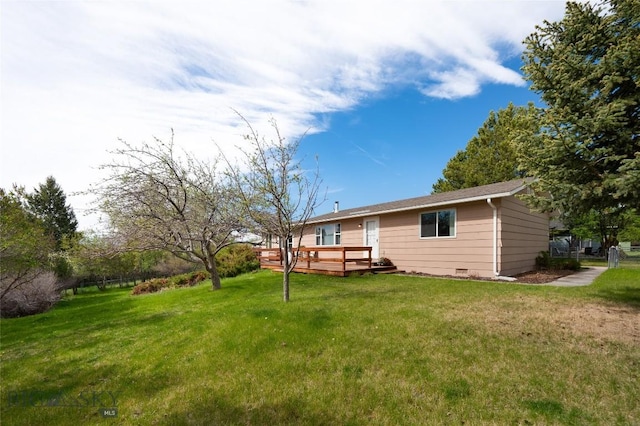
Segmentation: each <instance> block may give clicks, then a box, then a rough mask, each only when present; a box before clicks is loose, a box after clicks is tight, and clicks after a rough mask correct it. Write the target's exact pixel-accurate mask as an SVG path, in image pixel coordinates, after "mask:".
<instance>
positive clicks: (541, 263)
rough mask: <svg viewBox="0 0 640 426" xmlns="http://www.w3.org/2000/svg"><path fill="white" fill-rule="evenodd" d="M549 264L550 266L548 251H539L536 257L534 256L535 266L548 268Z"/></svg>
mask: <svg viewBox="0 0 640 426" xmlns="http://www.w3.org/2000/svg"><path fill="white" fill-rule="evenodd" d="M549 266H551V257H550V256H549V252H548V251H541V252H540V253H538V257H536V268H537V269H548V268H549Z"/></svg>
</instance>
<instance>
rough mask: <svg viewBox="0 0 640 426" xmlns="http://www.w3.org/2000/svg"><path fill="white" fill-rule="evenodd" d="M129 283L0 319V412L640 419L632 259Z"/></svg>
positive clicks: (9, 419) (148, 417)
mask: <svg viewBox="0 0 640 426" xmlns="http://www.w3.org/2000/svg"><path fill="white" fill-rule="evenodd" d="M130 292H131V289H130V288H129V289H118V288H112V289H109V290H107V291H105V292H98V291H88V292H85V293H83V294H80V295H77V296H70V297H68V298H67V299H66V300H64V301H62V302H61V303H60V304H59V305H58V306H57V307H56V308H55V309H54V310H52V311H51V312H49V313H46V314H43V315H38V316H34V317H28V318H20V319H11V320H2V321H1V322H0V327H1V328H0V332H1V348H0V355H1V362H2V364H1V367H2V370H1V374H2V377H1V378H2V385H1V392H0V395H1V397H2V400H1V406H0V407H1V410H2V411H1V413H0V414H1V417H0V421H1V423H2V424H3V425H13V424H16V425H26V424H33V425H45V424H46V425H57V424H59V425H67V424H71V425H84V424H132V425H139V424H142V425H144V424H172V425H173V424H255V425H261V424H271V425H276V424H309V425H315V424H354V425H355V424H362V425H367V424H388V425H395V424H409V425H412V424H461V423H462V422H464V423H466V424H479V423H492V424H532V423H533V424H549V423H552V424H607V425H609V424H639V423H640V269H618V270H610V271H607V272H605V273H604V274H603V275H602V276H601V277H600V278H599V279H598V280H597V282H596V283H595V284H594V285H592V286H589V287H582V288H554V287H549V286H523V285H517V284H511V283H493V282H478V281H456V280H444V279H443V280H440V279H432V278H418V277H403V276H394V275H379V276H378V275H376V276H364V277H351V278H332V277H318V276H305V275H294V276H293V277H292V285H291V295H292V296H291V299H292V300H291V302H290V303H288V304H285V303H283V302H282V301H281V275H279V274H277V273H272V272H268V271H262V272H259V273H255V274H250V275H244V276H241V277H237V278H233V279H227V280H224V281H223V289H222V290H220V291H215V292H214V291H211V289H210V284H209V283H204V284H202V285H199V286H197V287H193V288H188V289H180V290H173V291H166V292H162V293H158V294H151V295H145V296H131V295H130ZM56 397H57V399H56ZM114 398H115V399H114ZM100 408H115V409H117V414H116V417H115V418H109V417H107V418H103V417H102V416H103V414H102V413H101V411H100V410H99V409H100ZM113 414H115V413H113Z"/></svg>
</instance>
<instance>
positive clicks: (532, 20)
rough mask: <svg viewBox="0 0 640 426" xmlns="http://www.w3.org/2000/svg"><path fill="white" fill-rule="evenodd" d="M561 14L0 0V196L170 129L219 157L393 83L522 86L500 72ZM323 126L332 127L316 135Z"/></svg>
mask: <svg viewBox="0 0 640 426" xmlns="http://www.w3.org/2000/svg"><path fill="white" fill-rule="evenodd" d="M563 9H564V2H561V1H549V2H539V1H510V2H507V1H475V2H469V1H460V2H457V1H422V2H421V1H415V0H405V1H402V0H394V1H370V2H362V1H336V0H329V1H326V0H308V1H293V0H291V1H287V0H280V1H275V0H274V1H268V2H256V1H247V0H245V1H234V2H222V1H212V2H202V1H188V0H187V1H163V2H153V1H150V0H149V1H144V0H143V1H113V2H112V1H103V2H87V1H79V0H77V1H75V0H72V1H60V2H40V1H38V2H32V1H26V0H23V1H3V4H2V14H1V20H2V21H1V23H0V24H1V27H2V49H1V52H2V53H1V54H2V75H1V92H2V94H1V96H2V98H1V101H2V112H1V116H2V126H1V127H2V135H1V136H2V160H1V161H2V165H1V167H2V170H1V171H0V173H1V175H0V178H1V179H0V186H2V187H9V186H10V185H11V183H13V182H16V183H20V184H24V185H26V186H27V187H28V188H29V187H33V186H35V185H36V184H38V183H41V182H44V180H45V178H46V176H47V175H53V176H54V177H55V178H56V179H57V180H58V182H59V183H60V185H61V186H62V188H63V189H64V190H65V192H67V193H71V192H74V191H79V190H83V189H85V188H86V187H87V185H88V183H90V182H92V181H94V180H95V179H96V174H95V171H94V169H93V168H94V167H96V166H97V165H99V164H100V163H102V162H103V161H104V159H105V151H106V150H107V149H109V148H111V149H113V148H114V147H115V146H116V145H117V138H118V137H122V138H124V139H127V140H128V141H130V142H133V143H136V142H138V141H141V140H149V139H150V138H151V136H152V135H156V136H159V137H167V135H168V134H169V129H170V128H174V129H175V131H176V143H178V144H181V145H183V146H184V147H185V149H189V150H192V151H194V152H196V153H199V154H201V155H210V154H211V153H212V152H213V150H214V148H213V143H212V140H215V141H216V142H217V143H218V144H219V145H220V146H222V147H225V146H232V145H233V144H236V143H239V142H240V138H239V135H240V134H242V133H244V132H245V129H244V128H243V126H242V123H240V121H239V120H238V117H237V116H236V115H235V114H234V112H233V111H232V110H231V108H234V109H236V110H238V111H240V112H241V113H242V114H243V115H245V117H246V118H247V119H248V120H250V121H251V122H252V123H253V124H254V125H255V126H256V127H257V128H258V129H260V130H262V129H264V128H265V127H264V126H265V125H266V123H267V119H268V117H269V116H271V115H272V116H274V117H276V118H277V120H278V123H279V125H280V126H281V129H282V130H283V133H285V134H288V135H295V134H299V133H301V132H303V131H304V130H306V129H308V128H310V127H311V128H313V129H314V130H313V131H322V130H325V129H326V126H328V121H326V120H324V119H322V118H320V117H326V114H329V113H331V112H335V111H343V110H347V109H350V108H354V107H355V106H357V105H358V103H359V102H360V101H361V100H362V99H363V98H364V97H366V96H368V95H370V94H372V93H375V92H378V91H381V90H383V89H384V88H386V87H388V86H390V85H403V84H404V85H407V84H411V85H414V86H415V87H417V88H418V89H420V90H421V91H422V93H424V94H425V95H426V96H433V97H438V98H446V99H454V98H460V97H465V96H472V95H474V94H477V93H478V92H479V91H480V90H481V87H482V85H483V84H485V83H499V84H509V85H518V84H522V82H521V80H520V76H519V75H518V73H516V72H514V71H513V70H510V69H508V68H506V67H505V66H504V65H502V62H503V61H504V60H505V59H506V58H507V56H508V55H514V54H518V52H519V51H520V50H521V44H520V43H521V41H522V39H523V38H524V37H525V36H526V35H527V34H529V33H530V32H531V31H533V29H534V25H535V24H536V23H540V22H542V20H543V19H556V18H558V17H559V16H561V14H562V12H563ZM323 120H324V121H323Z"/></svg>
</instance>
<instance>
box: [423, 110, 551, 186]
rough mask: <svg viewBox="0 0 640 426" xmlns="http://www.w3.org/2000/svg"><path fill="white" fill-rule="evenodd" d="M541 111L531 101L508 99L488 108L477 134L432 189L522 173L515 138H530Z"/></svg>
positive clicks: (494, 179) (482, 182)
mask: <svg viewBox="0 0 640 426" xmlns="http://www.w3.org/2000/svg"><path fill="white" fill-rule="evenodd" d="M539 114H540V111H539V110H538V109H537V108H536V107H535V106H534V105H533V104H532V103H530V104H529V105H527V106H526V107H518V106H514V105H513V103H509V105H508V106H507V108H505V109H501V110H499V111H498V112H494V111H491V112H490V113H489V117H488V118H487V120H486V121H485V122H484V124H483V125H482V127H481V128H480V129H478V134H477V135H476V136H474V137H473V138H472V139H471V140H470V141H469V143H468V144H467V146H466V148H465V149H464V150H462V151H458V152H457V153H456V155H455V156H453V158H451V160H449V162H448V163H447V166H446V167H445V168H444V170H443V171H442V175H443V177H442V178H440V179H438V181H437V182H436V183H435V184H434V185H433V192H435V193H438V192H446V191H454V190H457V189H462V188H472V187H474V186H480V185H487V184H490V183H496V182H504V181H508V180H512V179H515V178H518V177H523V176H525V172H524V171H523V170H522V169H519V167H518V159H517V149H516V142H517V141H518V140H529V139H531V138H532V137H533V136H534V135H535V134H537V133H538V132H539V129H540V124H539Z"/></svg>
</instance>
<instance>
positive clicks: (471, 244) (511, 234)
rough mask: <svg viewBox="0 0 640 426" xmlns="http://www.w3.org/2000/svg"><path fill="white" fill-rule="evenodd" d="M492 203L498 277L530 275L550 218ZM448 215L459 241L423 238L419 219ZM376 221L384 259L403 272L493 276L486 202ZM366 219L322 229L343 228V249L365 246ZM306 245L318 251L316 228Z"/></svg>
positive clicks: (511, 202) (518, 204)
mask: <svg viewBox="0 0 640 426" xmlns="http://www.w3.org/2000/svg"><path fill="white" fill-rule="evenodd" d="M492 202H493V204H494V205H495V206H496V207H497V208H498V221H497V224H498V247H497V252H498V259H497V260H498V265H497V267H498V272H500V274H501V275H515V274H517V273H520V272H526V271H529V270H532V269H533V268H534V266H535V264H534V263H535V257H536V256H537V255H538V252H540V251H542V250H547V246H548V217H547V216H546V215H543V214H538V213H532V212H530V210H529V208H528V207H527V206H526V205H525V204H524V203H523V202H522V201H520V200H519V199H517V198H515V197H513V196H509V197H504V198H496V199H493V200H492ZM450 209H455V210H456V235H455V237H440V238H421V237H420V214H421V213H427V212H431V211H442V210H450ZM377 218H378V222H379V249H380V256H381V257H387V258H389V259H390V260H391V261H392V262H393V264H394V265H396V266H397V268H398V269H399V270H404V271H407V272H418V273H425V274H432V275H467V276H478V277H493V276H494V273H493V209H492V208H491V206H489V204H488V203H487V202H486V200H481V201H472V202H467V203H462V204H457V205H455V204H453V205H451V206H441V207H435V208H432V209H415V210H406V211H398V212H391V213H385V214H380V215H378V216H377ZM365 219H366V218H359V217H357V218H344V217H342V218H341V219H338V220H335V221H333V220H330V218H329V219H327V220H324V221H322V222H320V223H322V224H332V223H340V225H341V244H340V245H341V246H362V245H363V240H364V230H363V220H365ZM302 245H304V246H306V247H313V246H315V225H309V226H308V227H307V229H305V235H304V237H303V240H302ZM321 255H322V253H321ZM329 255H330V254H329ZM325 256H326V254H325Z"/></svg>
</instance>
